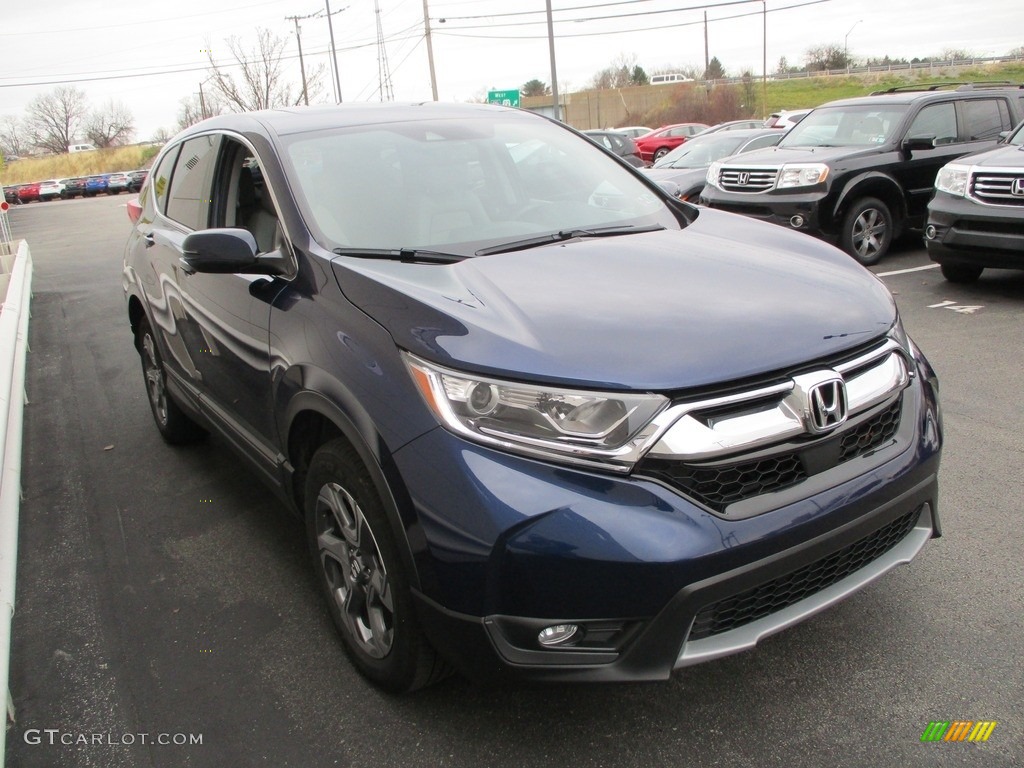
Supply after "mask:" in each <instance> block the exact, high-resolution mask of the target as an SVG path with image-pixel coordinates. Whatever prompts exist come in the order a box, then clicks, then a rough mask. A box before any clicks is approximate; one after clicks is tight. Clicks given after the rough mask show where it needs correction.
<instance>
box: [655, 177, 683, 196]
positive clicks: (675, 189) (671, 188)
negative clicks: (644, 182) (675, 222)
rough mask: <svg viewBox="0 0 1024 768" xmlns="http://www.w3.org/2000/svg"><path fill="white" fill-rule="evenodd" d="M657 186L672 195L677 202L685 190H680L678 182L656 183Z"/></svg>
mask: <svg viewBox="0 0 1024 768" xmlns="http://www.w3.org/2000/svg"><path fill="white" fill-rule="evenodd" d="M655 184H657V185H658V186H659V187H661V191H662V192H665V193H666V194H668V195H671V196H672V197H674V198H676V199H677V200H678V199H679V196H680V195H681V194H682V193H683V190H682V189H680V187H679V185H678V184H676V182H674V181H656V182H655Z"/></svg>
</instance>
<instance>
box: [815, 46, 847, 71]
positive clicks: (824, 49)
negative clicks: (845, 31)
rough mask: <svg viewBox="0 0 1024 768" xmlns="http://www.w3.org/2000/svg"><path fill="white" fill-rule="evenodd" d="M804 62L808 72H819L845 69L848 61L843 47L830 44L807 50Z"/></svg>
mask: <svg viewBox="0 0 1024 768" xmlns="http://www.w3.org/2000/svg"><path fill="white" fill-rule="evenodd" d="M804 62H805V63H806V67H807V71H808V72H820V71H824V70H829V69H846V66H847V65H848V64H849V63H850V59H849V57H847V55H846V50H845V48H844V47H843V46H841V45H839V44H837V43H832V44H831V45H817V46H815V47H814V48H808V49H807V54H806V55H805V56H804Z"/></svg>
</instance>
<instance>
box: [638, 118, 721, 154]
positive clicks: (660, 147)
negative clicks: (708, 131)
mask: <svg viewBox="0 0 1024 768" xmlns="http://www.w3.org/2000/svg"><path fill="white" fill-rule="evenodd" d="M707 127H708V126H706V125H704V123H677V124H675V125H663V126H662V127H661V128H658V129H657V130H656V131H651V132H650V133H648V134H647V135H646V136H641V137H640V138H638V139H634V141H635V142H636V146H637V149H639V150H640V157H642V158H643V159H644V160H645V161H646V162H648V163H653V162H654V161H655V160H660V159H661V156H662V155H664V154H667V153H668V152H670V151H671V150H673V149H675V148H676V147H678V146H679V145H680V144H682V143H683V142H684V141H686V140H687V139H689V138H690V137H691V136H693V135H694V134H697V133H700V132H701V131H703V130H704V129H705V128H707Z"/></svg>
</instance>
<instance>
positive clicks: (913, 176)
mask: <svg viewBox="0 0 1024 768" xmlns="http://www.w3.org/2000/svg"><path fill="white" fill-rule="evenodd" d="M1022 92H1024V91H1022V90H1021V89H1020V88H1018V87H1015V86H1005V85H988V84H982V83H979V84H966V85H959V86H957V85H956V84H952V85H951V86H937V85H914V86H906V87H899V88H890V89H889V90H887V91H879V92H876V93H874V94H872V95H870V96H862V97H860V98H854V99H842V100H840V101H833V102H829V103H828V104H825V105H823V106H821V107H818V108H817V109H815V110H813V111H812V112H811V113H810V114H809V115H807V116H806V117H805V118H804V119H803V120H801V121H800V122H799V123H797V124H796V125H795V126H794V127H793V128H791V129H790V130H789V132H788V133H787V134H786V135H785V137H783V139H782V141H780V142H779V144H778V146H776V147H774V148H772V149H765V150H761V151H760V152H751V153H748V154H745V155H743V156H742V157H736V158H730V159H728V160H723V161H721V162H717V163H713V164H712V165H711V166H710V167H709V168H708V177H707V186H705V187H704V191H703V192H702V193H701V202H703V203H705V204H706V205H708V206H710V207H712V208H718V209H721V210H726V211H731V212H734V213H743V214H747V215H749V216H755V217H757V218H760V219H763V220H766V221H771V222H773V223H775V224H780V225H782V226H785V227H789V228H791V229H794V230H797V231H800V232H808V233H811V234H815V235H819V236H822V237H825V238H828V239H832V240H838V242H839V243H840V245H841V246H842V248H843V250H844V251H846V252H847V253H849V254H850V255H851V256H853V257H854V258H855V259H857V260H858V261H859V262H861V263H862V264H874V263H876V262H877V261H878V260H879V259H881V258H882V257H883V256H885V254H886V253H888V251H889V246H890V245H891V244H892V241H893V239H894V238H895V237H896V236H897V235H899V234H900V233H901V232H902V231H903V230H904V229H906V228H908V227H916V228H920V227H922V226H923V224H924V218H925V214H926V212H927V205H928V200H929V198H930V197H931V194H932V188H933V186H934V184H935V174H937V173H938V171H939V168H941V167H942V166H943V165H945V164H946V163H947V162H949V161H950V160H954V159H956V158H958V157H961V156H963V155H965V154H967V153H969V152H974V151H977V150H981V149H987V148H990V147H992V146H994V145H995V143H996V141H998V139H999V134H1000V132H1001V131H1007V130H1010V128H1012V127H1013V125H1015V124H1016V123H1017V122H1019V121H1020V120H1021V119H1024V102H1022V100H1021V94H1022Z"/></svg>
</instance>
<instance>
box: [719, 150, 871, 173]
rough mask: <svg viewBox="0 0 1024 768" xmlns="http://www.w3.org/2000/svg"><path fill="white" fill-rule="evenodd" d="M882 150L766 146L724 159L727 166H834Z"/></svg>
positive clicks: (869, 155)
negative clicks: (797, 164) (822, 164)
mask: <svg viewBox="0 0 1024 768" xmlns="http://www.w3.org/2000/svg"><path fill="white" fill-rule="evenodd" d="M882 151H884V149H883V145H878V146H873V147H767V148H765V149H757V150H754V151H753V152H744V153H743V154H741V155H734V156H733V157H730V158H728V159H726V160H725V161H724V162H723V164H724V165H729V166H744V167H748V168H749V167H750V166H755V165H776V166H778V165H782V164H783V163H827V164H828V165H830V166H836V165H837V164H840V163H841V162H842V161H844V160H853V159H855V158H858V157H872V156H874V155H877V154H879V153H880V152H882Z"/></svg>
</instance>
